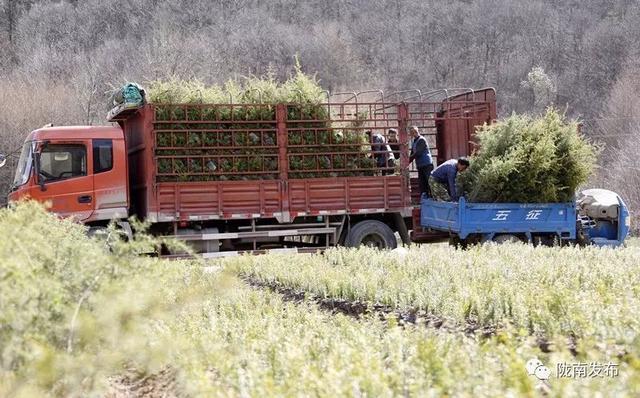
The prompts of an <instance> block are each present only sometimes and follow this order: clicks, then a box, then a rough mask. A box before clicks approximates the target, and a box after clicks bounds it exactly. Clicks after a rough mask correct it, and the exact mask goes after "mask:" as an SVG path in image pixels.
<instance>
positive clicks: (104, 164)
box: [93, 140, 113, 174]
mask: <svg viewBox="0 0 640 398" xmlns="http://www.w3.org/2000/svg"><path fill="white" fill-rule="evenodd" d="M112 168H113V141H112V140H93V173H94V174H98V173H102V172H105V171H109V170H111V169H112Z"/></svg>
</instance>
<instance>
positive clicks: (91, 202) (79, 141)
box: [9, 126, 129, 224]
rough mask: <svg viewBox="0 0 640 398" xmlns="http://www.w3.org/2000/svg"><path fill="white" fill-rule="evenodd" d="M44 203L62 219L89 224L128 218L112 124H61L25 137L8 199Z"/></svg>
mask: <svg viewBox="0 0 640 398" xmlns="http://www.w3.org/2000/svg"><path fill="white" fill-rule="evenodd" d="M24 198H31V199H34V200H37V201H40V202H45V203H47V205H48V206H49V207H50V209H51V211H52V212H54V213H56V214H58V215H60V216H61V217H73V218H74V219H76V220H77V221H80V222H83V223H87V224H91V223H96V222H101V221H102V222H108V221H109V220H111V219H114V218H115V219H118V218H126V217H128V208H129V195H128V186H127V155H126V149H125V143H124V136H123V132H122V130H121V129H120V128H119V127H111V126H99V127H98V126H60V127H44V128H41V129H38V130H35V131H33V132H31V133H30V134H29V136H28V137H27V138H26V140H25V143H24V146H23V147H22V152H21V154H20V160H19V161H18V167H17V169H16V174H15V178H14V180H13V185H12V187H11V192H10V193H9V201H11V202H14V201H18V200H21V199H24Z"/></svg>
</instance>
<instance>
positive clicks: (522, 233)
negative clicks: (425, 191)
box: [420, 189, 630, 247]
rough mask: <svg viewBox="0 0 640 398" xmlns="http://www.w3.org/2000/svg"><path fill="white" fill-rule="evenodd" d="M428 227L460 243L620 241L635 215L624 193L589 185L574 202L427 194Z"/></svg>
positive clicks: (604, 243) (425, 222) (424, 222)
mask: <svg viewBox="0 0 640 398" xmlns="http://www.w3.org/2000/svg"><path fill="white" fill-rule="evenodd" d="M420 221H421V225H422V227H423V228H428V229H431V230H433V231H441V232H448V233H449V234H450V236H451V239H450V242H451V243H453V244H455V245H456V246H458V245H460V246H466V245H468V244H475V243H482V242H488V241H493V242H497V243H503V242H509V241H522V242H529V243H533V244H534V245H538V244H542V245H555V244H564V243H574V244H579V245H597V246H612V247H616V246H620V245H622V244H623V242H624V240H625V238H626V237H627V235H628V234H629V229H630V215H629V210H628V209H627V206H626V205H625V203H624V201H623V200H622V198H620V196H619V195H617V194H616V193H614V192H611V191H607V190H604V189H589V190H585V191H582V192H581V193H580V194H578V195H577V197H576V200H575V201H574V202H571V203H469V202H467V201H466V200H465V199H464V198H461V199H460V201H459V202H457V203H455V202H438V201H434V200H432V199H426V198H423V199H422V203H421V215H420Z"/></svg>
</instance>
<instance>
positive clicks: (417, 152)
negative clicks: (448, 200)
mask: <svg viewBox="0 0 640 398" xmlns="http://www.w3.org/2000/svg"><path fill="white" fill-rule="evenodd" d="M409 134H411V135H412V136H413V142H412V143H411V155H410V156H409V164H411V162H413V161H414V160H415V162H416V168H417V169H418V183H419V184H420V194H425V196H426V197H428V198H430V197H431V190H430V189H429V174H430V173H431V171H432V170H433V158H432V157H431V150H430V149H429V143H428V142H427V139H426V138H424V137H423V136H422V135H421V134H420V130H418V128H417V127H416V126H411V127H409Z"/></svg>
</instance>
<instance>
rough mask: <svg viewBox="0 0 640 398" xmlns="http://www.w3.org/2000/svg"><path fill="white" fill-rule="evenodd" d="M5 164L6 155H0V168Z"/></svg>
mask: <svg viewBox="0 0 640 398" xmlns="http://www.w3.org/2000/svg"><path fill="white" fill-rule="evenodd" d="M5 164H7V155H5V154H4V153H0V167H4V165H5Z"/></svg>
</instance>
